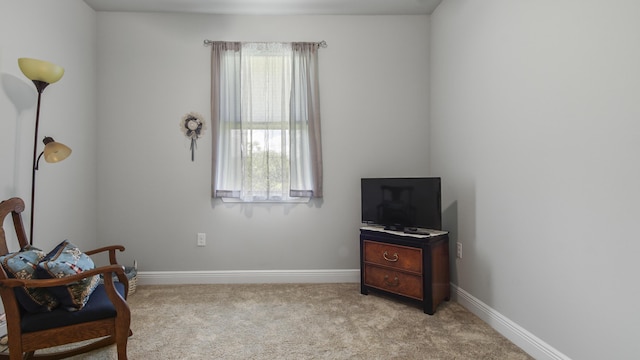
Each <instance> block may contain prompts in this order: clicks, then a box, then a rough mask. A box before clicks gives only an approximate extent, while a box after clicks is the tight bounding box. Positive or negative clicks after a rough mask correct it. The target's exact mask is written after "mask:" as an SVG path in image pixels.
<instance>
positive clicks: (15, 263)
mask: <svg viewBox="0 0 640 360" xmlns="http://www.w3.org/2000/svg"><path fill="white" fill-rule="evenodd" d="M45 256H46V254H45V252H44V251H42V250H40V249H38V248H36V247H33V246H31V245H27V246H25V247H24V248H22V249H21V250H20V251H18V252H14V253H9V254H6V255H3V256H0V263H2V268H3V269H4V271H5V272H6V273H7V276H8V277H10V278H14V279H23V280H29V279H34V278H36V268H37V266H38V263H39V262H40V260H42V259H43V258H44V257H45ZM15 294H16V299H17V300H18V303H20V305H21V306H22V307H23V308H24V309H25V310H26V311H28V312H32V313H35V312H43V311H51V309H53V308H55V307H56V306H58V300H57V299H56V298H55V297H53V296H52V295H51V294H50V293H49V292H48V291H47V290H46V289H45V288H25V287H21V288H15Z"/></svg>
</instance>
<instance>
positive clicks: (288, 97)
mask: <svg viewBox="0 0 640 360" xmlns="http://www.w3.org/2000/svg"><path fill="white" fill-rule="evenodd" d="M212 46H213V50H212V51H213V53H212V123H213V124H212V126H213V127H214V130H213V131H212V133H213V137H214V141H213V144H214V146H213V179H212V182H213V184H212V190H213V196H214V197H221V198H223V199H233V200H235V201H245V202H250V201H284V202H286V201H300V200H301V199H302V200H307V199H309V198H312V197H322V155H321V146H320V145H321V141H320V112H319V96H318V82H317V44H315V43H228V42H214V43H212Z"/></svg>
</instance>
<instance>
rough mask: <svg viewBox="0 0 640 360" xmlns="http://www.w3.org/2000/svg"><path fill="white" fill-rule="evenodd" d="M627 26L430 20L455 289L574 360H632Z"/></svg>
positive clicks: (516, 10) (632, 151) (505, 16)
mask: <svg viewBox="0 0 640 360" xmlns="http://www.w3.org/2000/svg"><path fill="white" fill-rule="evenodd" d="M639 13H640V3H638V2H635V1H622V0H616V1H606V2H605V1H580V2H577V1H566V0H564V1H510V0H487V1H482V2H480V1H465V0H445V1H443V3H442V4H441V5H440V6H439V8H438V9H437V10H436V11H435V12H434V14H433V16H432V18H431V41H432V43H431V54H432V55H431V79H432V82H431V94H432V97H431V104H432V105H431V113H430V114H431V139H430V140H431V144H432V147H431V158H432V160H433V161H432V171H433V173H434V174H438V175H441V176H443V178H444V197H445V198H444V205H445V208H446V210H445V222H446V225H447V226H448V227H449V228H450V229H451V230H452V240H453V242H455V241H456V240H457V241H460V242H461V243H463V248H464V257H463V259H462V260H457V261H455V262H454V263H453V264H454V269H453V270H454V274H453V278H452V279H453V281H454V283H456V284H457V285H458V286H460V288H462V289H464V290H465V291H467V292H469V293H471V294H472V295H473V296H475V297H476V298H478V299H480V300H481V301H483V302H484V303H486V304H488V305H489V306H490V307H492V308H493V309H495V310H497V311H498V312H500V313H501V314H503V315H505V316H506V317H508V318H509V319H511V320H513V321H514V322H516V323H518V324H519V325H520V326H522V327H524V328H526V329H527V330H529V331H530V332H532V333H533V334H535V335H536V336H538V337H539V338H541V339H542V340H544V341H546V342H547V343H548V344H550V345H551V346H553V347H555V348H556V349H557V350H559V351H560V352H562V353H564V354H565V355H567V356H569V357H570V358H573V359H637V358H638V357H639V356H640V342H638V340H637V336H638V330H640V325H638V324H640V312H639V311H638V310H637V304H636V303H637V298H638V296H640V287H638V281H637V274H638V273H640V272H639V270H640V269H639V265H638V264H639V263H638V261H637V255H638V254H639V253H640V242H639V241H638V236H637V234H636V230H637V224H638V219H640V206H638V203H639V202H640V190H639V189H640V188H639V186H638V184H640V167H639V166H638V154H639V153H640V141H638V139H639V138H640V137H639V135H640V122H639V121H638V119H639V115H640V101H638V99H639V98H640V71H639V70H638V69H640V65H639V64H640V42H639V41H638V34H639V33H640V22H638V14H639ZM452 253H453V252H452Z"/></svg>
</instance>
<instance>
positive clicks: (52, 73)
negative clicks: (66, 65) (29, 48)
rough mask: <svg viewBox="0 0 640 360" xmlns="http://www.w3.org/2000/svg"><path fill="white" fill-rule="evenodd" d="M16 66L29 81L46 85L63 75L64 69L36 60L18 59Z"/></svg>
mask: <svg viewBox="0 0 640 360" xmlns="http://www.w3.org/2000/svg"><path fill="white" fill-rule="evenodd" d="M18 66H19V67H20V70H22V73H23V74H24V76H26V77H27V78H29V80H32V81H42V82H45V83H47V84H53V83H54V82H56V81H58V80H60V79H61V78H62V75H64V69H63V68H62V67H61V66H58V65H56V64H52V63H50V62H48V61H43V60H38V59H30V58H20V59H18Z"/></svg>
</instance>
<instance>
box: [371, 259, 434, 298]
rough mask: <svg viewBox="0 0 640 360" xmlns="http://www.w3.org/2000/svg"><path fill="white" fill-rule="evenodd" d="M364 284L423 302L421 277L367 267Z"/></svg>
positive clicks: (376, 267)
mask: <svg viewBox="0 0 640 360" xmlns="http://www.w3.org/2000/svg"><path fill="white" fill-rule="evenodd" d="M364 282H365V284H366V285H368V286H371V287H374V288H378V289H381V290H385V291H389V292H392V293H395V294H400V295H404V296H407V297H410V298H414V299H417V300H422V294H423V291H422V277H421V276H416V275H411V274H407V273H403V272H399V271H393V270H390V269H384V268H381V267H378V266H374V265H365V267H364Z"/></svg>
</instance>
